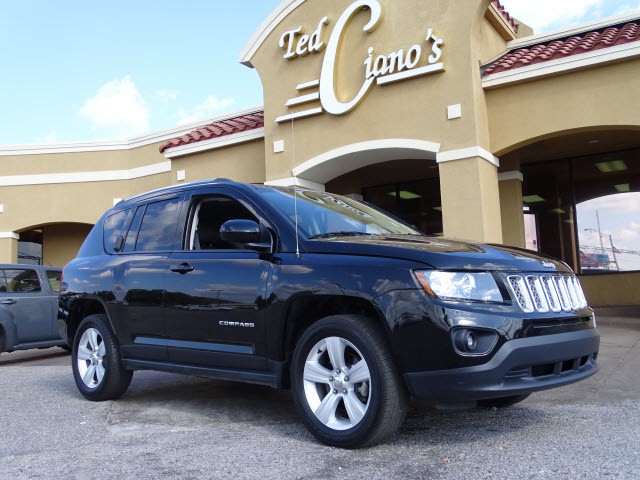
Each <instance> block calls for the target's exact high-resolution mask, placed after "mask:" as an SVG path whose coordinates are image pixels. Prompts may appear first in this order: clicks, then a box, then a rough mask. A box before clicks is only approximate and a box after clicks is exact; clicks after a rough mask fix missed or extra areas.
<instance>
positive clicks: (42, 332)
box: [0, 264, 68, 352]
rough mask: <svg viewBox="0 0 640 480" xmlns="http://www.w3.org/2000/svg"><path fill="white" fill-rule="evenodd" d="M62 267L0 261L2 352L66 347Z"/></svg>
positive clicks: (0, 348) (0, 333) (0, 343)
mask: <svg viewBox="0 0 640 480" xmlns="http://www.w3.org/2000/svg"><path fill="white" fill-rule="evenodd" d="M61 272H62V269H60V268H58V267H43V266H37V265H3V264H0V352H13V351H14V350H27V349H30V348H47V347H62V348H65V349H68V345H67V342H66V341H65V340H64V339H62V338H60V335H59V333H58V324H57V315H58V293H59V291H60V276H61Z"/></svg>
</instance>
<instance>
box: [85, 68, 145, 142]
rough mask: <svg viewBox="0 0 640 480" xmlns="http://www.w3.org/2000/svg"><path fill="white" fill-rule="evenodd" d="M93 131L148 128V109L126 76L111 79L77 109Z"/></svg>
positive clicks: (129, 131) (126, 131)
mask: <svg viewBox="0 0 640 480" xmlns="http://www.w3.org/2000/svg"><path fill="white" fill-rule="evenodd" d="M80 115H82V116H83V117H85V118H86V119H88V120H89V121H90V122H91V124H92V126H93V128H94V129H95V130H101V131H104V132H105V133H106V134H108V135H117V136H126V137H130V136H132V135H137V134H140V133H144V132H147V131H148V130H149V112H148V110H147V105H146V103H145V101H144V98H143V97H142V95H141V94H140V92H139V91H138V89H137V88H136V86H135V84H134V83H133V81H132V80H131V77H130V76H129V75H127V76H125V77H124V78H123V79H121V80H112V81H110V82H108V83H106V84H105V85H103V86H102V87H100V89H99V90H98V93H97V94H96V95H95V96H94V97H92V98H90V99H89V100H87V101H86V103H85V104H84V106H83V107H82V108H81V109H80Z"/></svg>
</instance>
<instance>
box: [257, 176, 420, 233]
mask: <svg viewBox="0 0 640 480" xmlns="http://www.w3.org/2000/svg"><path fill="white" fill-rule="evenodd" d="M258 190H259V192H260V194H261V195H262V196H263V197H264V198H265V199H266V200H267V201H268V202H269V203H271V204H272V205H274V206H275V207H276V208H277V209H278V210H280V211H281V212H282V213H284V214H285V215H286V216H287V217H288V218H289V219H290V220H291V221H292V222H295V218H296V210H297V214H298V215H297V216H298V228H299V229H300V231H301V232H302V233H303V234H304V235H305V236H306V237H307V238H310V239H314V238H322V237H329V236H338V235H378V234H402V235H422V233H420V232H419V231H417V230H414V229H413V228H411V227H409V226H408V225H405V224H404V223H402V222H401V221H400V220H397V219H395V218H393V217H391V216H389V215H387V214H385V213H383V212H381V211H379V210H377V209H375V208H373V207H371V206H368V205H366V204H364V203H360V202H357V201H355V200H351V199H350V198H347V197H341V196H339V195H334V194H331V193H324V192H316V191H312V190H302V189H297V190H296V192H297V195H296V197H297V199H296V201H295V202H294V195H293V189H290V188H289V189H280V188H259V189H258Z"/></svg>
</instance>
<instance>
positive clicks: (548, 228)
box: [522, 162, 577, 268]
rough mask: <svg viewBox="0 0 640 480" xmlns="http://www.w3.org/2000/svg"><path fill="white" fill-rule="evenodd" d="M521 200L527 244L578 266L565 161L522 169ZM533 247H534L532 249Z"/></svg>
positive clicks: (569, 173) (568, 172)
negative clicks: (523, 177) (523, 179)
mask: <svg viewBox="0 0 640 480" xmlns="http://www.w3.org/2000/svg"><path fill="white" fill-rule="evenodd" d="M523 173H524V176H525V182H524V184H523V190H522V199H523V202H524V209H525V220H526V221H525V226H527V227H528V228H527V231H526V233H527V240H528V242H527V246H528V247H529V248H531V249H532V250H537V251H540V252H543V253H546V254H549V255H551V256H553V257H556V258H560V259H562V260H563V261H565V262H566V263H568V264H569V265H570V266H571V267H572V268H576V267H577V257H576V239H575V229H574V215H573V202H572V200H573V197H572V192H571V168H570V164H569V163H568V162H554V163H545V164H538V165H532V166H528V167H527V168H523ZM532 247H535V248H532Z"/></svg>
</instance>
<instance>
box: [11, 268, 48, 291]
mask: <svg viewBox="0 0 640 480" xmlns="http://www.w3.org/2000/svg"><path fill="white" fill-rule="evenodd" d="M5 273H6V275H7V291H8V292H11V293H26V292H39V291H40V290H41V288H40V280H39V279H38V274H37V273H36V271H35V270H5Z"/></svg>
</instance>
